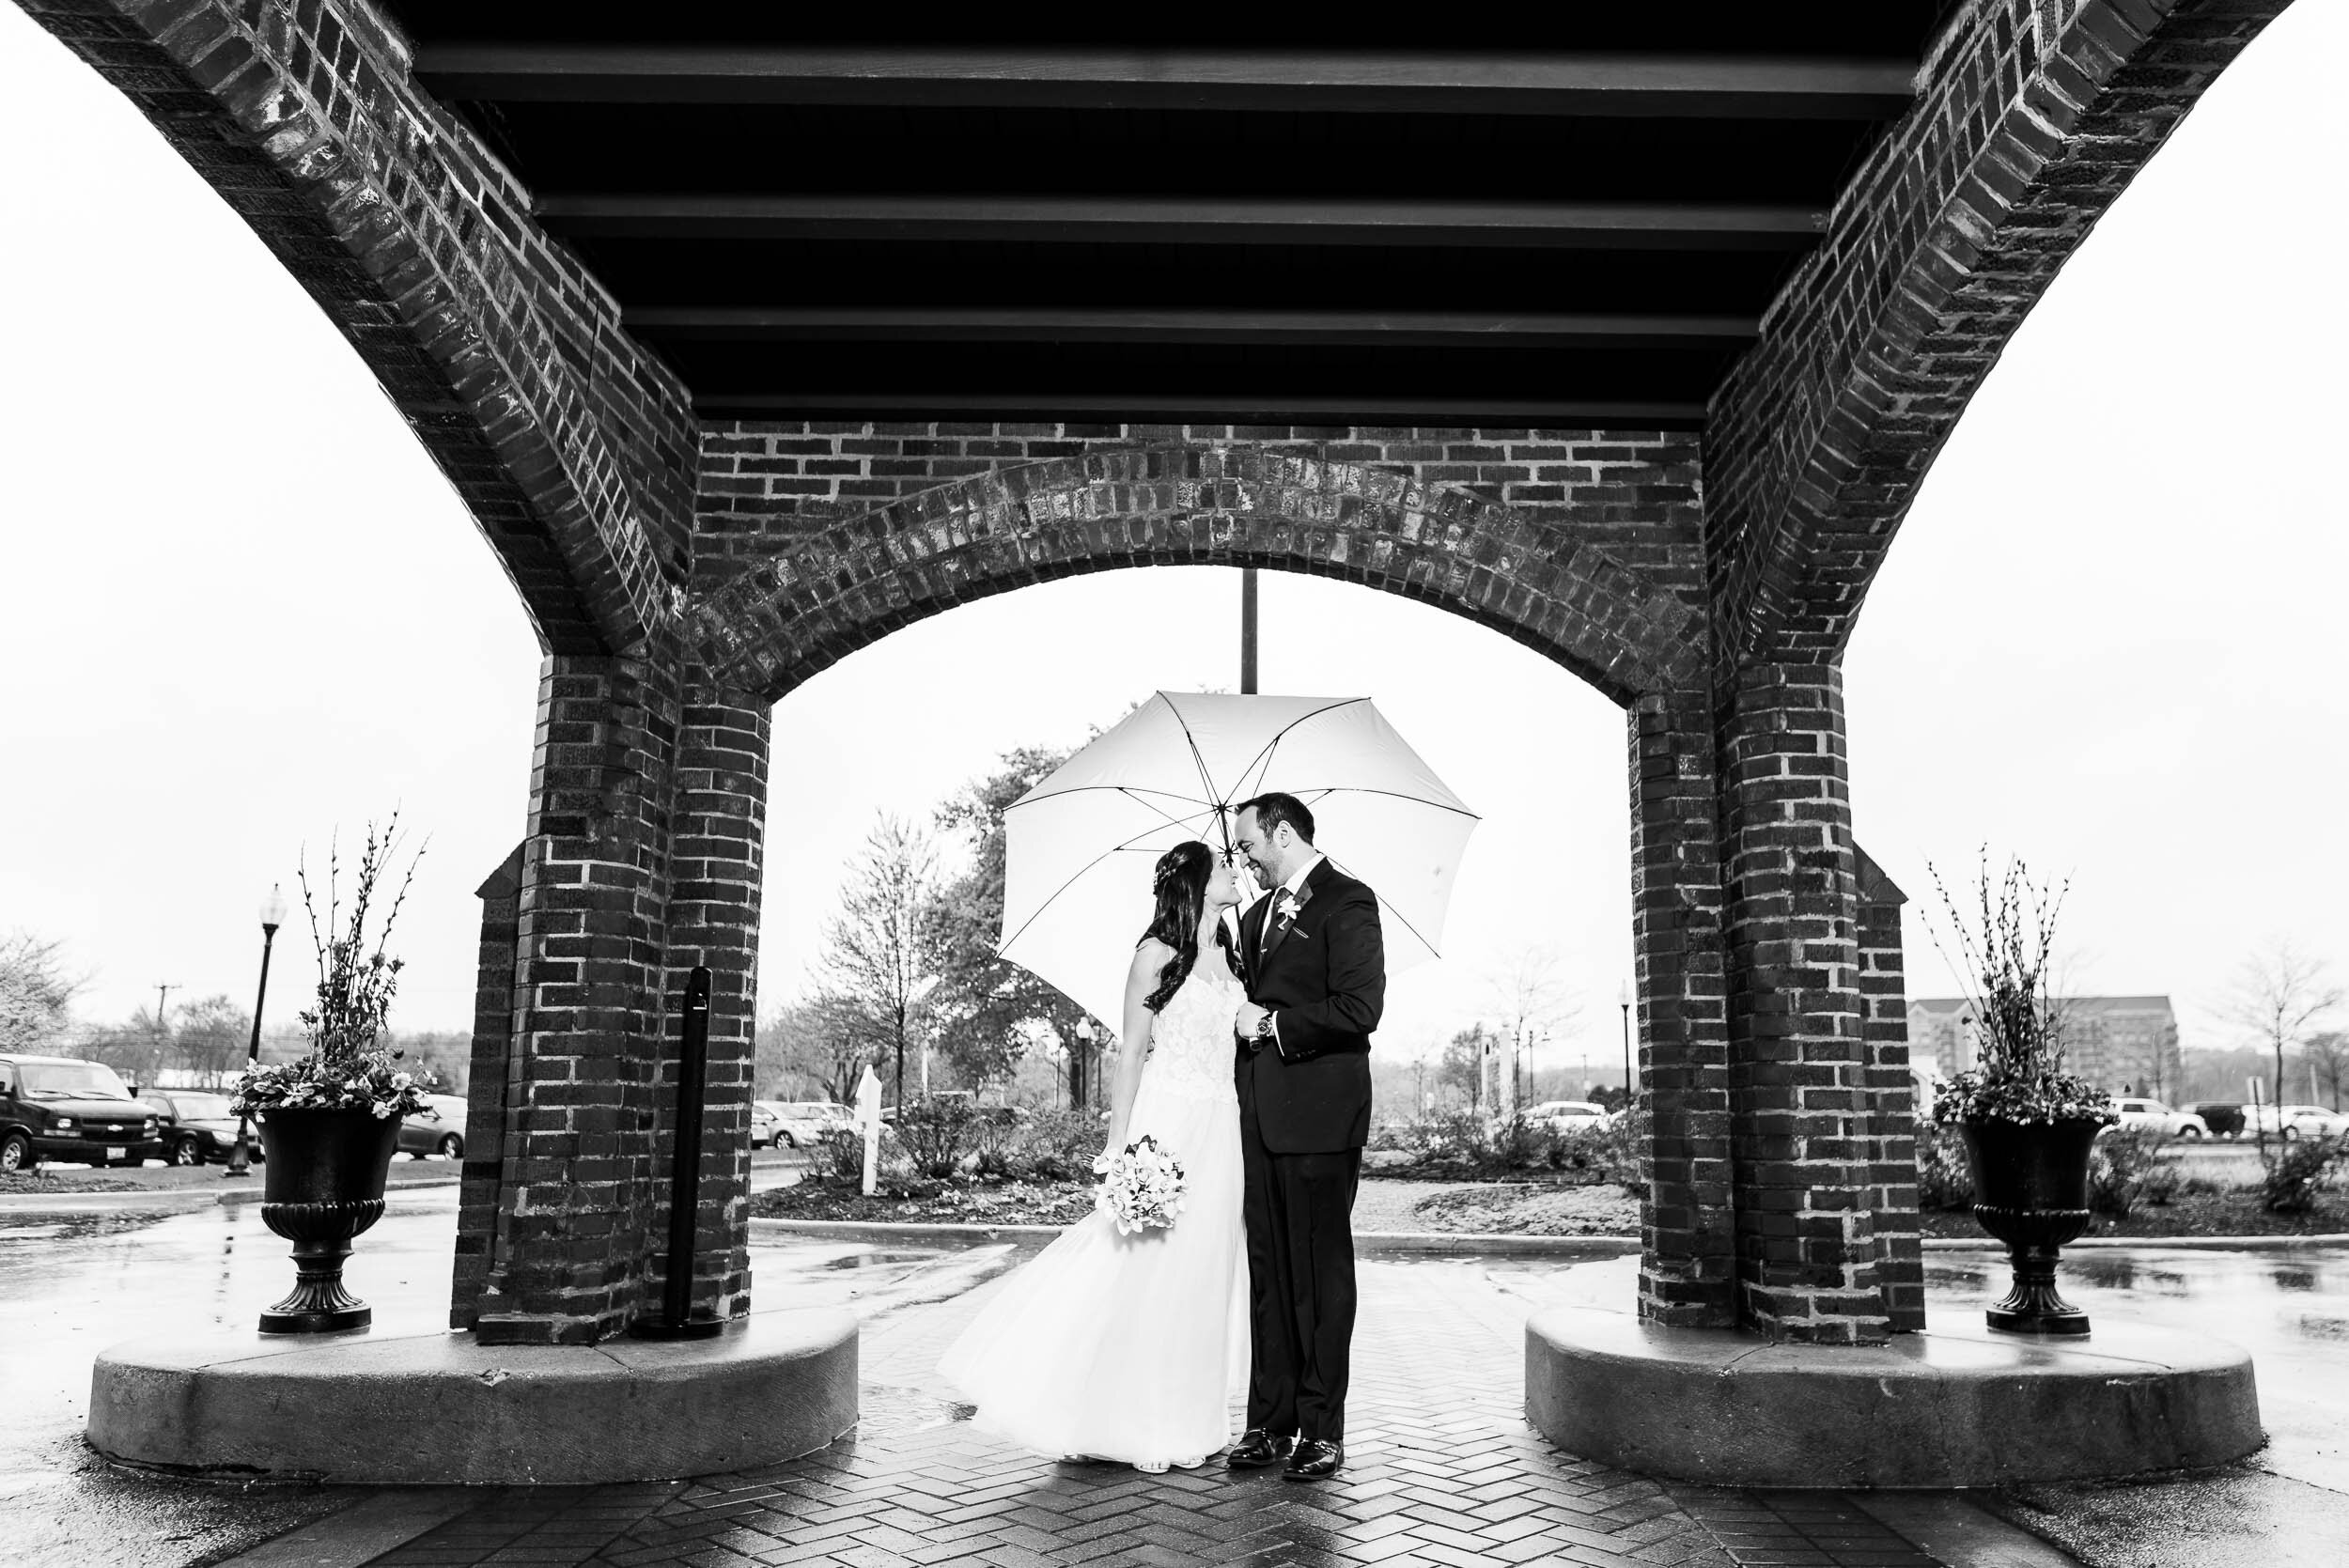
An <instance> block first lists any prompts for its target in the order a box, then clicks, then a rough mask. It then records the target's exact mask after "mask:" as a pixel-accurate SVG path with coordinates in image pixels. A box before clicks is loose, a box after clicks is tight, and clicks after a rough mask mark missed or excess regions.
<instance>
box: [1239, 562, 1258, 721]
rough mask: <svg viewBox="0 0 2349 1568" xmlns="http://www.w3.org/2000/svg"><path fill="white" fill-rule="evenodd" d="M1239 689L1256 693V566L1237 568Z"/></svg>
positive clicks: (1248, 693) (1250, 695)
mask: <svg viewBox="0 0 2349 1568" xmlns="http://www.w3.org/2000/svg"><path fill="white" fill-rule="evenodd" d="M1239 690H1240V694H1241V695H1242V696H1248V697H1252V696H1254V695H1255V694H1256V568H1255V567H1240V569H1239Z"/></svg>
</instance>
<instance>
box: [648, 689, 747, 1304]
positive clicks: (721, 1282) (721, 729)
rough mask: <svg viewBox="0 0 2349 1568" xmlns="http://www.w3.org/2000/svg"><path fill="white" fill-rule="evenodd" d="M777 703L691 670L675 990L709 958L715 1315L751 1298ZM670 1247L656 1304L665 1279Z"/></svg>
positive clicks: (662, 1227)
mask: <svg viewBox="0 0 2349 1568" xmlns="http://www.w3.org/2000/svg"><path fill="white" fill-rule="evenodd" d="M772 711H773V710H772V706H771V705H770V704H768V703H765V702H763V701H760V700H759V699H758V698H757V697H755V696H753V695H750V694H748V693H744V692H740V691H728V690H726V689H724V688H723V687H719V686H715V685H712V684H709V683H708V682H707V681H705V680H702V679H700V678H699V677H698V675H689V677H688V684H687V686H686V690H685V702H684V718H685V722H684V725H683V727H682V729H681V730H680V731H679V733H678V737H677V781H676V794H675V797H674V799H675V800H676V815H675V818H674V820H673V825H672V836H671V839H670V886H669V979H668V994H669V995H670V996H672V997H679V996H682V995H683V994H684V992H685V981H686V977H687V975H688V974H690V973H691V972H692V969H693V966H694V965H696V964H707V965H708V966H709V970H710V988H709V1071H708V1079H707V1091H706V1094H705V1096H704V1102H703V1123H702V1126H703V1131H702V1160H701V1176H700V1194H699V1196H700V1203H699V1219H698V1222H697V1223H698V1229H697V1232H696V1235H695V1240H694V1249H693V1279H694V1283H693V1309H694V1312H695V1313H696V1314H699V1313H702V1312H708V1313H709V1314H710V1315H712V1316H716V1317H735V1316H739V1315H740V1314H741V1313H743V1312H748V1311H749V1310H750V1288H751V1284H750V1194H751V1094H752V1088H753V1085H752V1079H753V1077H754V1068H755V1063H754V1060H753V1057H754V1046H755V1040H754V1032H755V1028H756V1018H757V1016H758V893H759V876H760V865H761V862H762V859H763V854H764V849H765V842H766V821H767V754H768V735H769V722H770V717H771V714H772ZM681 1034H682V1029H681V1018H680V1017H678V1016H677V1013H676V1011H675V1010H674V1009H673V1010H672V1013H671V1017H670V1020H669V1027H668V1031H667V1048H666V1049H665V1050H664V1052H663V1054H662V1062H661V1121H660V1127H661V1132H660V1138H659V1148H658V1151H657V1160H656V1164H657V1167H658V1178H657V1183H656V1188H655V1195H654V1203H655V1213H654V1216H653V1221H652V1223H653V1230H652V1234H653V1235H654V1236H656V1237H665V1236H666V1235H667V1234H668V1225H669V1181H670V1174H669V1172H670V1170H671V1166H670V1159H671V1153H670V1144H671V1129H673V1128H674V1127H675V1126H676V1116H675V1110H674V1107H675V1103H676V1093H677V1090H676V1085H677V1060H678V1057H677V1051H678V1048H679V1044H680V1041H681ZM667 1261H668V1259H667V1254H666V1252H665V1251H664V1250H661V1247H660V1246H658V1245H656V1246H655V1248H654V1249H653V1256H652V1258H651V1262H650V1267H649V1269H648V1278H647V1281H646V1303H647V1305H648V1306H649V1305H650V1304H651V1303H653V1302H656V1301H657V1300H658V1299H659V1296H660V1292H661V1289H662V1281H664V1280H665V1279H666V1277H667V1267H666V1265H667Z"/></svg>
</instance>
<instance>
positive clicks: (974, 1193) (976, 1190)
mask: <svg viewBox="0 0 2349 1568" xmlns="http://www.w3.org/2000/svg"><path fill="white" fill-rule="evenodd" d="M1094 1185H1095V1184H1094V1182H1093V1181H1092V1179H1091V1178H1087V1179H1086V1180H1084V1181H1012V1182H1000V1183H999V1182H955V1183H946V1182H918V1183H896V1182H883V1183H881V1184H880V1190H879V1191H877V1192H875V1193H874V1194H873V1196H871V1197H870V1198H867V1197H866V1196H865V1195H864V1194H863V1192H862V1191H861V1190H859V1186H858V1184H857V1183H855V1182H850V1181H843V1180H842V1179H840V1178H839V1177H837V1176H822V1175H816V1174H809V1175H807V1176H804V1177H802V1178H801V1179H800V1180H799V1181H797V1182H794V1183H793V1184H792V1185H790V1186H789V1187H778V1188H773V1189H772V1190H770V1191H767V1192H758V1193H754V1194H753V1195H752V1197H751V1213H752V1214H753V1215H754V1216H755V1217H757V1218H758V1219H851V1220H857V1221H860V1222H862V1223H864V1224H876V1223H878V1224H896V1225H1070V1224H1074V1223H1075V1222H1076V1221H1078V1220H1080V1219H1083V1218H1084V1217H1085V1216H1086V1215H1088V1214H1090V1213H1092V1212H1093V1193H1094Z"/></svg>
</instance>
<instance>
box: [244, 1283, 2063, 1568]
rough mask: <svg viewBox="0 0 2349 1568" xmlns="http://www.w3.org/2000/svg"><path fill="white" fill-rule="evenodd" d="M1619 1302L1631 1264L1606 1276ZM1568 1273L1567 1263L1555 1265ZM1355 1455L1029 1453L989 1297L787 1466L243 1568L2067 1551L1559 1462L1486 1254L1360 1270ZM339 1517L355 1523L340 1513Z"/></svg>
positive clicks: (1967, 1526)
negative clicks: (1005, 1400) (981, 1328)
mask: <svg viewBox="0 0 2349 1568" xmlns="http://www.w3.org/2000/svg"><path fill="white" fill-rule="evenodd" d="M1597 1266H1598V1267H1599V1268H1600V1269H1601V1270H1603V1271H1604V1278H1603V1279H1601V1280H1595V1281H1592V1282H1591V1288H1592V1289H1594V1290H1603V1291H1606V1292H1608V1293H1610V1294H1611V1293H1613V1292H1614V1290H1615V1287H1616V1286H1617V1285H1618V1284H1619V1283H1620V1280H1619V1276H1620V1274H1621V1272H1622V1268H1621V1266H1620V1265H1617V1264H1609V1265H1597ZM1556 1272H1558V1273H1560V1274H1563V1275H1571V1274H1573V1273H1575V1272H1578V1271H1577V1270H1575V1269H1571V1268H1568V1269H1562V1270H1558V1271H1556ZM999 1281H1000V1276H999V1277H998V1279H997V1280H995V1281H989V1282H988V1283H987V1284H983V1285H981V1286H979V1287H978V1288H977V1289H975V1290H972V1291H969V1292H967V1293H964V1294H962V1295H960V1296H956V1297H954V1298H953V1299H950V1300H945V1301H939V1302H933V1303H928V1304H924V1305H917V1306H912V1307H910V1308H906V1309H904V1310H901V1311H898V1312H894V1313H891V1314H890V1315H888V1316H886V1317H883V1318H880V1319H879V1320H877V1321H873V1322H869V1323H868V1324H867V1326H866V1332H865V1341H864V1347H863V1380H864V1385H865V1387H864V1391H863V1409H864V1420H863V1423H862V1425H861V1427H860V1429H859V1431H858V1432H857V1434H856V1435H855V1436H853V1437H852V1438H849V1439H845V1440H843V1441H842V1442H839V1443H836V1444H834V1445H833V1446H832V1448H830V1449H827V1450H825V1451H823V1452H819V1453H817V1454H813V1455H811V1456H809V1457H807V1458H805V1459H801V1460H797V1461H794V1462H792V1463H790V1464H786V1465H779V1466H772V1467H767V1468H765V1469H761V1470H758V1471H754V1472H748V1473H744V1474H739V1475H724V1476H708V1477H703V1478H700V1479H698V1480H695V1481H693V1482H691V1483H682V1484H671V1485H646V1486H640V1487H619V1488H613V1487H605V1488H598V1489H595V1490H592V1491H572V1490H566V1489H557V1488H513V1489H506V1490H502V1491H499V1492H496V1493H495V1494H493V1495H490V1496H488V1497H484V1498H481V1499H480V1500H479V1501H478V1502H477V1503H476V1504H475V1505H474V1507H472V1508H469V1509H466V1510H465V1511H463V1512H462V1513H459V1514H455V1515H454V1516H451V1517H446V1518H441V1517H440V1516H439V1514H440V1510H441V1509H442V1508H443V1507H445V1503H444V1502H442V1501H440V1500H438V1499H429V1500H428V1499H419V1500H418V1502H417V1504H416V1505H415V1506H414V1507H413V1509H412V1511H411V1513H410V1514H409V1515H408V1516H409V1517H410V1518H411V1520H412V1523H413V1524H414V1526H415V1527H416V1528H415V1532H414V1533H413V1534H412V1537H411V1538H410V1539H407V1540H406V1541H404V1542H402V1543H401V1544H399V1545H396V1546H391V1547H389V1548H388V1549H387V1548H386V1547H385V1545H384V1537H385V1533H386V1523H387V1521H386V1518H385V1516H384V1515H385V1512H386V1511H394V1512H396V1511H397V1510H398V1509H400V1508H401V1507H402V1506H404V1505H402V1504H399V1503H398V1502H397V1500H380V1501H378V1502H376V1503H375V1504H373V1505H372V1506H373V1509H374V1510H375V1512H372V1513H362V1512H360V1511H357V1510H353V1511H351V1512H350V1514H337V1515H334V1516H332V1517H329V1518H327V1519H325V1520H322V1521H319V1523H317V1524H315V1525H312V1526H310V1527H308V1529H305V1530H303V1531H302V1532H300V1533H301V1534H302V1535H303V1537H304V1540H303V1543H302V1544H301V1545H300V1553H299V1555H290V1556H289V1555H285V1553H284V1551H282V1550H281V1549H280V1547H279V1545H278V1544H276V1543H272V1545H271V1546H269V1547H264V1548H261V1549H260V1550H257V1551H255V1552H252V1553H248V1554H247V1555H246V1556H245V1557H243V1558H241V1559H235V1560H233V1561H234V1562H236V1563H239V1564H241V1565H242V1568H291V1565H292V1564H294V1563H297V1562H298V1563H301V1564H303V1568H357V1565H358V1564H361V1563H380V1564H383V1565H386V1568H390V1565H402V1568H428V1565H429V1568H466V1565H471V1564H488V1563H502V1562H515V1563H521V1562H530V1563H537V1564H549V1565H553V1564H570V1563H599V1564H613V1565H630V1568H656V1565H666V1564H692V1565H693V1568H732V1565H749V1564H781V1563H811V1564H826V1565H832V1564H837V1565H841V1568H871V1565H877V1564H884V1563H898V1562H905V1563H920V1564H935V1563H969V1564H972V1565H988V1568H1030V1565H1037V1568H1041V1565H1045V1564H1101V1565H1103V1568H1128V1565H1136V1568H1139V1565H1151V1568H1174V1565H1177V1564H1192V1563H1231V1562H1247V1563H1250V1564H1261V1565H1264V1568H1273V1565H1276V1564H1300V1565H1301V1564H1315V1565H1318V1568H1341V1565H1346V1564H1353V1563H1364V1564H1368V1563H1383V1564H1396V1565H1419V1564H1444V1565H1447V1568H1467V1565H1470V1564H1486V1563H1530V1562H1562V1563H1577V1564H1583V1565H1586V1568H1604V1565H1615V1564H1623V1565H1630V1564H1639V1565H1645V1568H1681V1565H1687V1568H1730V1565H1733V1564H1761V1563H1769V1564H1773V1565H1776V1568H1813V1565H1815V1568H1830V1565H1832V1568H1931V1565H1934V1564H1942V1565H1945V1568H1948V1565H1958V1564H1963V1565H1965V1568H2056V1565H2060V1564H2065V1563H2071V1562H2074V1561H2076V1560H2077V1559H2075V1558H2073V1557H2072V1556H2070V1555H2068V1554H2066V1553H2064V1552H2063V1551H2061V1550H2060V1549H2058V1548H2056V1547H2053V1546H2050V1545H2046V1544H2045V1543H2043V1542H2041V1541H2040V1540H2038V1539H2037V1538H2035V1537H2033V1536H2032V1535H2030V1534H2029V1533H2028V1532H2026V1531H2024V1530H2022V1529H2017V1528H2016V1527H2015V1526H2014V1525H2012V1524H2010V1523H2008V1522H2006V1521H2004V1520H2002V1519H2000V1518H1999V1517H1998V1516H1996V1515H1995V1514H1990V1513H1988V1512H1985V1511H1983V1510H1982V1509H1980V1508H1978V1507H1975V1506H1973V1505H1972V1504H1971V1503H1969V1502H1967V1501H1966V1500H1964V1499H1962V1498H1950V1497H1936V1498H1914V1497H1906V1498H1904V1497H1897V1496H1878V1497H1873V1498H1854V1497H1850V1496H1844V1495H1839V1494H1818V1493H1794V1494H1753V1493H1742V1492H1734V1491H1726V1490H1720V1489H1715V1488H1705V1487H1688V1486H1670V1485H1665V1484H1661V1483H1657V1482H1653V1481H1649V1480H1647V1479H1645V1478H1642V1477H1639V1476H1634V1475H1630V1474H1626V1473H1625V1472H1622V1471H1617V1470H1610V1469H1608V1468H1606V1467H1601V1466H1596V1465H1592V1464H1588V1463H1585V1462H1583V1461H1580V1460H1577V1459H1574V1458H1572V1457H1570V1456H1568V1455H1565V1454H1563V1453H1560V1452H1557V1451H1556V1450H1554V1449H1552V1448H1550V1446H1549V1445H1548V1443H1546V1442H1545V1441H1543V1440H1542V1438H1541V1437H1540V1436H1538V1435H1537V1434H1535V1433H1534V1432H1533V1431H1532V1429H1531V1428H1530V1427H1528V1426H1527V1424H1526V1422H1525V1419H1524V1415H1523V1409H1522V1406H1523V1376H1522V1371H1521V1369H1522V1365H1523V1359H1524V1323H1525V1317H1526V1314H1527V1312H1528V1311H1529V1309H1530V1307H1531V1306H1532V1301H1531V1300H1530V1299H1529V1298H1528V1297H1527V1296H1525V1295H1522V1294H1519V1293H1517V1292H1516V1291H1513V1290H1510V1289H1507V1288H1504V1287H1503V1286H1502V1285H1501V1284H1499V1283H1496V1282H1495V1280H1494V1278H1493V1277H1492V1276H1491V1275H1490V1274H1489V1273H1488V1272H1487V1270H1486V1268H1484V1267H1482V1266H1480V1265H1479V1264H1478V1263H1477V1262H1476V1261H1475V1260H1470V1259H1444V1260H1441V1261H1434V1260H1425V1261H1423V1260H1408V1261H1392V1262H1371V1263H1365V1264H1364V1265H1362V1266H1361V1285H1362V1308H1361V1322H1360V1328H1359V1335H1358V1340H1357V1358H1356V1382H1355V1389H1354V1392H1353V1396H1352V1398H1351V1400H1350V1401H1349V1404H1350V1412H1349V1422H1348V1425H1349V1428H1350V1433H1349V1442H1348V1464H1347V1467H1346V1471H1345V1473H1344V1474H1343V1475H1341V1476H1340V1477H1339V1478H1338V1479H1337V1480H1335V1481H1333V1482H1331V1483H1324V1484H1321V1485H1316V1486H1298V1485H1293V1484H1289V1483H1283V1481H1281V1480H1280V1479H1279V1478H1278V1476H1277V1475H1275V1474H1271V1473H1268V1472H1258V1473H1253V1474H1245V1475H1235V1474H1231V1473H1228V1472H1226V1471H1223V1470H1221V1469H1220V1468H1212V1467H1211V1468H1207V1469H1203V1470H1198V1471H1192V1472H1184V1471H1172V1472H1169V1473H1168V1474H1166V1475H1162V1476H1144V1475H1140V1474H1137V1473H1136V1472H1135V1471H1133V1470H1132V1469H1130V1468H1128V1467H1124V1466H1112V1465H1092V1464H1077V1463H1067V1462H1060V1461H1055V1460H1052V1459H1050V1458H1046V1457H1042V1456H1038V1455H1034V1454H1028V1453H1023V1452H1019V1451H1017V1450H1014V1449H1011V1448H1008V1447H1006V1446H1004V1445H1003V1444H1001V1443H998V1442H996V1441H994V1440H993V1439H991V1438H988V1437H986V1436H981V1435H979V1434H977V1433H975V1432H973V1431H972V1428H971V1427H970V1425H969V1424H968V1423H967V1421H964V1420H963V1419H962V1418H963V1416H964V1415H965V1414H966V1413H967V1412H965V1411H964V1410H963V1409H962V1408H960V1407H959V1406H957V1405H955V1404H954V1403H953V1402H952V1399H951V1395H950V1393H949V1391H948V1390H946V1389H943V1388H941V1386H940V1385H939V1383H938V1381H937V1380H936V1378H935V1376H934V1374H933V1373H932V1371H931V1368H932V1366H933V1365H934V1363H935V1361H936V1359H937V1357H938V1354H939V1352H940V1351H941V1349H942V1348H943V1347H944V1346H945V1344H946V1343H948V1342H949V1341H950V1340H951V1339H952V1338H953V1337H954V1335H955V1334H956V1333H957V1331H958V1330H959V1329H960V1327H961V1326H962V1325H963V1324H964V1323H965V1322H967V1321H968V1320H969V1318H970V1317H971V1315H972V1312H975V1311H976V1310H977V1309H978V1308H979V1306H980V1305H982V1304H983V1303H984V1302H985V1300H986V1299H987V1298H988V1296H989V1295H991V1294H992V1292H993V1291H994V1290H996V1289H999V1288H1001V1286H1000V1282H999ZM346 1519H347V1520H348V1529H345V1528H344V1525H343V1523H342V1521H345V1520H346Z"/></svg>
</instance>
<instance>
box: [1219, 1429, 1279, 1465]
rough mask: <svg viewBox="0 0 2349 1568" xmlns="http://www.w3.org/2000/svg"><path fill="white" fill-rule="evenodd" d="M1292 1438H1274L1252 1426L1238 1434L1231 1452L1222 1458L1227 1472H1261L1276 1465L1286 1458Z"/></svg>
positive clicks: (1263, 1430)
mask: <svg viewBox="0 0 2349 1568" xmlns="http://www.w3.org/2000/svg"><path fill="white" fill-rule="evenodd" d="M1296 1441H1297V1439H1296V1438H1294V1437H1275V1436H1272V1434H1270V1433H1268V1432H1267V1431H1266V1430H1265V1429H1264V1428H1263V1427H1261V1426H1252V1427H1250V1428H1249V1429H1248V1430H1247V1431H1245V1432H1243V1433H1241V1434H1240V1436H1239V1441H1238V1442H1237V1443H1234V1444H1233V1445H1232V1452H1229V1453H1227V1454H1225V1455H1224V1456H1223V1467H1224V1468H1225V1469H1227V1470H1261V1469H1263V1468H1264V1467H1266V1466H1268V1465H1278V1464H1279V1463H1280V1462H1281V1461H1282V1460H1283V1459H1285V1458H1287V1457H1288V1453H1289V1449H1290V1447H1291V1445H1293V1444H1294V1443H1295V1442H1296Z"/></svg>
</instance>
